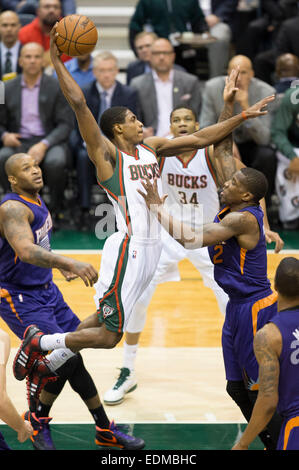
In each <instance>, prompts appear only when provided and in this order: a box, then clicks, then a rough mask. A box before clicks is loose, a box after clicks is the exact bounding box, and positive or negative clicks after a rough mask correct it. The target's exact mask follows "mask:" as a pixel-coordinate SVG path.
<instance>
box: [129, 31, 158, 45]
mask: <svg viewBox="0 0 299 470" xmlns="http://www.w3.org/2000/svg"><path fill="white" fill-rule="evenodd" d="M145 36H150V37H151V38H152V39H153V40H154V41H155V39H158V37H159V36H158V35H157V34H156V33H154V31H141V32H140V33H137V34H136V36H135V37H134V44H135V43H136V41H138V39H140V38H144V37H145Z"/></svg>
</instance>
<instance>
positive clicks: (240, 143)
mask: <svg viewBox="0 0 299 470" xmlns="http://www.w3.org/2000/svg"><path fill="white" fill-rule="evenodd" d="M236 66H238V67H239V69H240V74H239V78H238V82H237V86H238V88H239V90H238V91H237V93H236V96H235V104H234V113H239V112H241V111H242V110H244V109H246V107H247V106H250V105H252V104H253V103H255V102H256V101H258V100H260V99H262V98H265V97H266V96H268V95H269V94H270V95H272V94H275V89H274V88H273V87H272V86H270V85H269V84H268V83H265V82H263V81H261V80H259V79H257V78H255V76H254V70H253V67H252V62H251V60H250V59H249V58H248V57H246V56H243V55H236V56H234V57H233V58H232V59H231V61H230V62H229V65H228V73H229V72H230V71H231V70H232V69H233V68H234V67H236ZM224 86H225V76H219V77H216V78H212V79H210V80H208V81H207V82H206V85H205V89H204V91H203V93H202V97H203V99H202V108H201V114H200V127H201V128H203V127H207V126H210V125H211V124H215V123H216V122H217V121H218V118H219V116H220V113H221V110H222V108H223V98H222V95H223V89H224ZM274 109H275V106H270V107H269V114H268V115H267V116H265V119H260V118H258V119H255V120H254V122H252V123H249V122H247V121H245V122H244V123H243V124H242V125H241V126H240V127H239V128H238V129H236V130H235V131H234V132H233V138H234V142H235V144H236V148H237V149H238V152H239V155H240V158H241V160H242V162H243V163H244V164H245V165H246V166H249V167H252V168H255V169H257V170H260V171H261V172H263V173H264V174H265V176H266V178H267V180H268V185H269V189H268V193H267V196H266V202H267V205H268V206H270V205H271V195H272V194H273V192H274V187H275V174H276V156H275V152H274V150H273V149H272V147H271V146H270V135H271V133H270V124H271V119H272V115H273V111H274Z"/></svg>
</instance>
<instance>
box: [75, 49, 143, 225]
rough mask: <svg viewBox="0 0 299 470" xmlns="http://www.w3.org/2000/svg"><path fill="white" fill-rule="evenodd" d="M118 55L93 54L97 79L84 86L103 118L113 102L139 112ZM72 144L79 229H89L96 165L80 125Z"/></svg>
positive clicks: (91, 105) (88, 99) (93, 108)
mask: <svg viewBox="0 0 299 470" xmlns="http://www.w3.org/2000/svg"><path fill="white" fill-rule="evenodd" d="M118 73H119V68H118V62H117V58H116V57H115V56H114V55H113V54H112V53H111V52H108V51H104V52H100V53H99V54H97V55H96V56H95V57H94V58H93V74H94V76H95V80H93V81H92V82H91V83H90V84H88V85H87V86H85V87H83V88H82V90H83V93H84V95H85V99H86V102H87V105H88V107H89V109H90V111H91V112H92V114H93V116H94V117H95V119H96V120H97V122H98V123H99V122H100V118H101V115H102V113H103V112H104V111H105V110H106V109H107V108H110V107H111V106H126V107H127V108H129V109H130V110H131V111H132V112H133V113H134V114H136V115H138V116H139V114H140V110H139V101H138V95H137V92H136V91H135V90H134V89H132V88H131V87H129V86H127V85H123V84H122V83H120V82H119V81H118V80H117V79H116V77H117V75H118ZM71 147H72V149H73V151H74V152H75V155H76V161H77V178H78V189H79V203H80V208H81V210H80V212H81V213H80V216H79V220H78V224H79V228H80V230H83V231H87V230H90V209H91V188H92V185H93V183H94V182H95V181H96V180H95V172H94V166H93V164H92V163H91V161H90V159H89V157H88V154H87V151H86V147H85V145H84V142H83V141H82V138H81V135H80V132H79V129H78V128H77V129H76V130H75V132H74V133H73V135H72V141H71Z"/></svg>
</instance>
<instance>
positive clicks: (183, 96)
mask: <svg viewBox="0 0 299 470" xmlns="http://www.w3.org/2000/svg"><path fill="white" fill-rule="evenodd" d="M174 60H175V53H174V50H173V46H172V45H171V42H170V41H169V40H168V39H164V38H159V39H156V41H155V42H154V43H153V45H152V54H151V59H150V62H151V67H152V71H151V72H149V73H145V74H143V75H140V76H139V77H136V78H134V79H133V80H132V81H131V86H132V87H133V88H135V89H136V90H137V91H138V96H139V101H140V106H141V121H142V122H143V124H144V126H145V127H146V129H145V135H146V136H149V135H158V136H166V135H168V134H169V116H170V113H171V111H172V109H173V108H174V107H175V106H178V105H182V104H185V105H191V104H192V107H193V108H194V110H195V111H196V112H197V114H199V111H200V104H201V90H200V83H199V80H198V78H197V77H196V76H195V75H191V74H189V73H187V72H182V71H181V70H177V69H175V68H174V66H173V65H174Z"/></svg>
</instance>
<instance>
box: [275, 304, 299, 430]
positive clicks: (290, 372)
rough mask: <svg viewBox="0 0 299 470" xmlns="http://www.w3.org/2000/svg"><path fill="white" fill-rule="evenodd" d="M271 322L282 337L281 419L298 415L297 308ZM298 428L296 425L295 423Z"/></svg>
mask: <svg viewBox="0 0 299 470" xmlns="http://www.w3.org/2000/svg"><path fill="white" fill-rule="evenodd" d="M271 322H272V323H274V324H275V325H276V326H277V328H278V329H279V331H280V333H281V336H282V350H281V354H280V357H279V364H280V374H279V402H278V411H279V413H280V414H281V415H282V416H283V417H285V418H286V417H287V418H289V417H293V416H298V415H299V380H298V377H299V306H297V307H296V308H294V309H289V310H283V311H281V312H279V313H278V314H277V315H275V316H274V317H273V318H272V319H271ZM297 426H298V423H297Z"/></svg>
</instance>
